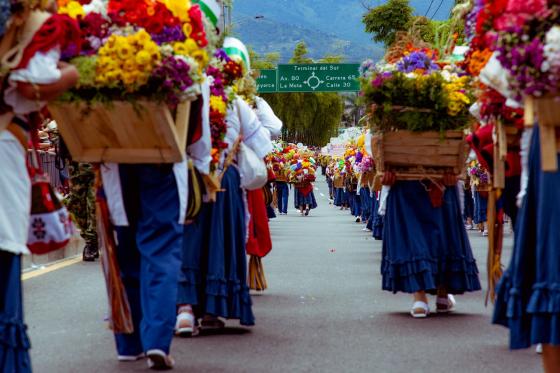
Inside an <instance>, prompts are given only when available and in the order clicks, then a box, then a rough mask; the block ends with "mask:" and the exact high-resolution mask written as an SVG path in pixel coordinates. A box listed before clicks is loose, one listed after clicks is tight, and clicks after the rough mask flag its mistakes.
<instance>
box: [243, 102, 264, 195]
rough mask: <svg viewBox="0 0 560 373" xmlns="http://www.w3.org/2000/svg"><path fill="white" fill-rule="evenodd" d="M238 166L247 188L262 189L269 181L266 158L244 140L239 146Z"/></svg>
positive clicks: (244, 187)
mask: <svg viewBox="0 0 560 373" xmlns="http://www.w3.org/2000/svg"><path fill="white" fill-rule="evenodd" d="M239 112H240V110H239V108H237V116H238V118H239V124H240V125H239V127H240V129H239V133H240V137H241V138H242V136H243V130H242V128H243V125H242V122H241V117H240V116H239ZM237 167H238V169H239V174H240V175H241V187H242V188H243V189H246V190H257V189H261V188H262V187H263V186H265V185H266V183H267V182H268V169H267V168H266V163H265V161H264V159H261V158H259V157H258V156H257V154H256V153H255V152H254V151H253V150H252V149H251V148H249V147H248V146H247V145H245V143H244V142H243V141H239V143H238V148H237Z"/></svg>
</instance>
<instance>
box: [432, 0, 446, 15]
mask: <svg viewBox="0 0 560 373" xmlns="http://www.w3.org/2000/svg"><path fill="white" fill-rule="evenodd" d="M443 1H444V0H441V1H440V2H439V6H438V7H437V9H436V11H435V12H434V14H433V15H432V16H431V17H430V19H431V20H432V19H434V17H435V16H436V14H437V13H438V12H439V10H440V9H441V6H442V5H443Z"/></svg>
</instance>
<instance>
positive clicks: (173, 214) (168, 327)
mask: <svg viewBox="0 0 560 373" xmlns="http://www.w3.org/2000/svg"><path fill="white" fill-rule="evenodd" d="M120 176H121V184H122V189H123V191H124V195H123V198H124V204H125V208H126V212H127V217H128V220H129V226H128V227H116V231H117V237H118V242H119V243H118V249H117V257H118V261H119V266H120V270H121V277H122V281H123V284H124V287H125V290H126V293H127V296H128V301H129V303H130V309H131V312H132V319H133V322H134V333H133V334H115V340H116V343H117V351H118V353H119V355H126V356H135V355H138V354H140V353H142V352H145V351H148V350H151V349H160V350H163V351H164V352H166V353H169V348H170V346H171V340H172V338H173V329H174V327H175V319H176V301H177V289H178V281H179V273H180V269H181V255H182V254H181V250H182V244H183V228H184V227H183V225H181V224H179V193H178V191H177V184H176V180H175V175H174V174H173V169H172V168H171V166H167V165H165V166H157V165H121V166H120Z"/></svg>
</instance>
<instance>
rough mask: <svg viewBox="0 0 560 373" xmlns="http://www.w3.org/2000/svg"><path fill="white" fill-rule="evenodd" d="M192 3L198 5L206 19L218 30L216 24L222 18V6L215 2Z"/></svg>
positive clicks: (202, 0)
mask: <svg viewBox="0 0 560 373" xmlns="http://www.w3.org/2000/svg"><path fill="white" fill-rule="evenodd" d="M193 3H195V4H198V5H199V6H200V10H202V13H204V15H205V16H206V18H208V20H209V21H210V22H211V23H212V24H213V25H214V26H215V27H216V28H219V25H218V23H219V21H220V17H221V16H222V6H221V4H220V3H219V2H218V1H217V0H193Z"/></svg>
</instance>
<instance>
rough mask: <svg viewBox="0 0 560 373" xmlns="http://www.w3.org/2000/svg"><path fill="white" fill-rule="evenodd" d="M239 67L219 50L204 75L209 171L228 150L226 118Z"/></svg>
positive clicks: (238, 74) (239, 72)
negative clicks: (207, 92) (207, 89)
mask: <svg viewBox="0 0 560 373" xmlns="http://www.w3.org/2000/svg"><path fill="white" fill-rule="evenodd" d="M241 73H242V72H241V67H240V66H239V64H238V63H236V62H235V61H233V60H232V59H231V58H229V56H228V55H227V54H226V53H225V52H224V51H223V50H221V49H218V50H217V51H216V53H215V54H214V58H213V59H212V60H211V61H210V65H209V66H208V68H207V70H206V74H207V75H208V77H209V79H210V130H211V138H212V152H211V155H212V162H211V163H210V170H211V171H212V172H214V171H216V169H217V167H218V165H219V163H220V160H221V158H222V154H223V152H224V150H225V149H227V148H228V144H227V143H226V141H225V137H226V133H227V123H226V116H227V110H228V107H229V106H230V105H231V103H232V102H233V99H234V97H235V94H234V82H235V81H236V80H238V79H239V78H241Z"/></svg>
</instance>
